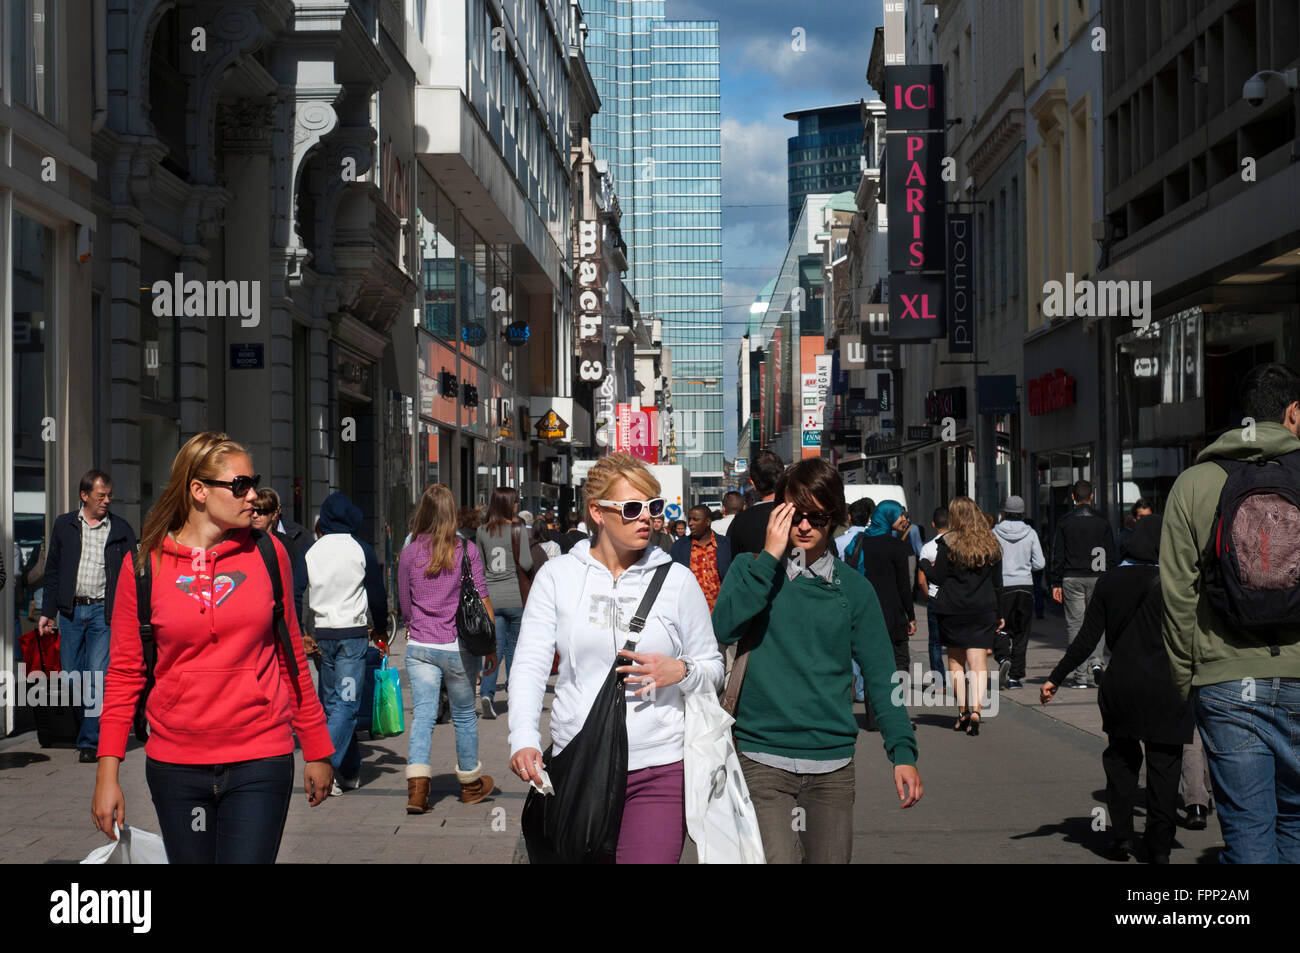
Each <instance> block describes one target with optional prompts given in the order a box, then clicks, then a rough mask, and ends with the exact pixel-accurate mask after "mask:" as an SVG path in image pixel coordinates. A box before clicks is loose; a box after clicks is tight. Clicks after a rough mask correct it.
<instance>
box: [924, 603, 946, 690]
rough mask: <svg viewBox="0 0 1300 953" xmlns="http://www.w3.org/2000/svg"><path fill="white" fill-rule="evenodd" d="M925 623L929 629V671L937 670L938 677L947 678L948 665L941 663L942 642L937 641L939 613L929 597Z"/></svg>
mask: <svg viewBox="0 0 1300 953" xmlns="http://www.w3.org/2000/svg"><path fill="white" fill-rule="evenodd" d="M925 621H926V625H927V626H928V627H929V629H930V644H929V646H928V649H929V652H930V671H932V672H938V673H939V678H940V679H941V680H942V679H945V678H947V674H946V673H947V671H948V666H946V665H944V664H943V643H942V642H940V641H939V615H938V613H936V612H935V611H934V600H933V599H931V600H930V601H929V602H928V603H927V604H926V610H925Z"/></svg>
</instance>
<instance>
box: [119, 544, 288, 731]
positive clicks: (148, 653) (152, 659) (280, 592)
mask: <svg viewBox="0 0 1300 953" xmlns="http://www.w3.org/2000/svg"><path fill="white" fill-rule="evenodd" d="M249 535H250V536H251V537H252V538H253V542H254V544H255V545H256V546H257V551H258V552H259V553H261V554H262V562H264V563H265V564H266V572H267V575H269V576H270V577H271V590H272V592H273V593H274V594H275V607H274V609H273V610H272V614H271V620H272V625H273V626H274V628H275V632H276V633H277V635H278V636H279V638H278V641H279V643H280V645H281V646H282V647H283V648H284V660H285V663H286V664H287V665H288V667H289V675H290V678H291V681H292V682H293V685H294V691H298V658H297V656H295V655H294V652H293V638H292V636H290V634H289V627H288V626H287V625H286V624H285V621H284V582H283V580H282V579H281V578H280V561H279V559H278V558H277V557H276V555H275V543H273V542H272V541H271V537H270V536H268V535H267V534H266V533H264V532H262V531H261V530H257V529H255V530H250V531H249ZM133 558H136V557H133ZM152 593H153V566H152V561H151V560H150V558H149V556H148V554H145V556H144V568H143V571H142V572H140V571H138V572H136V574H135V605H136V615H137V616H138V618H139V620H140V642H141V646H142V648H143V650H144V666H145V680H144V689H143V690H142V691H141V692H140V698H139V700H138V701H137V702H136V705H135V718H134V720H133V724H134V727H135V736H136V738H138V739H139V740H140V741H146V740H148V738H149V721H148V719H147V718H146V717H145V705H146V704H147V703H148V701H149V693H150V692H151V691H153V685H154V679H153V670H154V665H155V664H156V663H157V661H158V644H157V642H155V641H154V637H153V602H152Z"/></svg>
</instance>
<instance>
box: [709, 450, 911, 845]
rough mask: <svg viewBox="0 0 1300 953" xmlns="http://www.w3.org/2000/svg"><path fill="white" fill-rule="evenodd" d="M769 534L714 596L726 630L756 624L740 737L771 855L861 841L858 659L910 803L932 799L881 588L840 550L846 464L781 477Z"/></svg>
mask: <svg viewBox="0 0 1300 953" xmlns="http://www.w3.org/2000/svg"><path fill="white" fill-rule="evenodd" d="M775 504H776V505H775V507H774V509H773V511H772V515H771V519H769V521H768V524H767V543H766V546H765V547H764V549H763V551H762V552H760V553H757V554H750V553H744V554H739V555H737V556H736V557H735V558H734V560H733V561H732V564H731V570H730V571H729V572H728V573H727V577H726V579H725V580H724V581H723V584H722V591H721V592H720V593H719V594H718V601H717V604H716V605H715V606H714V608H713V631H714V634H715V635H716V636H717V638H718V641H719V642H721V643H723V644H730V643H732V642H736V641H737V640H740V639H741V638H742V637H744V641H743V642H742V644H741V648H740V651H741V652H744V651H745V650H746V648H748V650H749V651H748V664H747V667H746V669H745V671H744V683H743V686H742V690H741V692H740V696H739V700H738V702H737V704H736V710H735V718H736V728H735V734H736V748H737V750H738V751H739V752H740V755H741V759H740V763H741V768H742V769H743V771H744V773H745V783H746V785H747V786H748V787H749V795H750V798H751V799H752V801H753V803H754V808H755V812H756V813H757V815H758V826H759V831H760V833H761V834H762V837H763V849H764V851H765V852H766V854H767V861H768V863H772V864H782V863H786V864H788V863H799V862H800V861H801V860H802V861H803V862H804V863H836V864H843V863H848V862H849V861H850V859H851V858H852V855H853V797H854V766H853V751H854V746H855V743H856V741H857V735H858V725H857V721H856V720H855V719H854V717H853V667H852V663H853V662H854V661H856V662H857V663H858V666H859V667H860V668H861V669H862V673H863V675H864V676H865V678H866V688H867V695H868V697H869V698H870V700H871V704H872V706H873V707H874V708H875V710H876V712H877V718H878V721H879V723H880V729H881V733H882V734H883V736H884V742H885V751H886V752H887V753H888V755H889V760H890V761H891V762H892V763H893V765H894V786H895V788H896V789H897V791H898V799H899V801H900V802H901V803H902V806H903V807H911V806H912V805H913V804H915V803H916V802H917V801H919V800H920V799H921V776H920V775H919V774H918V773H917V771H916V736H915V735H914V734H913V733H912V725H911V722H910V721H909V720H908V715H907V709H906V707H904V706H903V705H901V704H895V703H894V701H893V699H892V698H891V697H890V696H891V691H892V687H893V686H892V683H891V677H892V676H893V674H894V668H895V666H894V650H893V646H892V643H891V642H890V640H889V632H888V630H887V629H886V628H885V620H884V616H883V615H882V614H881V611H880V603H879V601H877V599H876V593H875V591H874V590H873V589H872V588H871V583H869V582H868V581H867V580H866V578H865V577H864V576H862V574H861V573H857V572H854V571H853V570H851V569H850V568H849V567H848V566H847V565H845V564H844V563H843V562H841V561H840V560H838V559H836V558H835V557H834V556H832V555H831V554H830V553H829V552H828V547H829V545H830V538H831V534H832V533H833V532H834V529H835V527H836V526H838V525H839V524H841V523H843V522H844V521H845V520H846V519H847V511H846V507H845V505H844V484H843V482H842V481H841V479H840V475H839V473H838V472H837V471H836V470H835V469H834V468H833V467H832V466H831V465H830V464H828V463H826V461H824V460H821V459H819V458H813V459H808V460H802V461H800V462H799V463H796V464H794V465H793V466H791V467H789V468H788V469H787V470H786V471H785V473H783V474H782V475H781V478H780V480H779V481H778V482H777V486H776V495H775Z"/></svg>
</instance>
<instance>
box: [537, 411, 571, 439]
mask: <svg viewBox="0 0 1300 953" xmlns="http://www.w3.org/2000/svg"><path fill="white" fill-rule="evenodd" d="M568 432H569V425H568V424H567V423H566V422H565V421H564V420H563V419H561V417H560V415H559V414H557V413H556V412H555V411H554V410H548V411H547V412H546V413H545V414H544V415H543V416H542V418H541V419H540V420H539V421H537V436H538V437H540V438H541V439H542V440H563V439H564V435H565V434H567V433H568Z"/></svg>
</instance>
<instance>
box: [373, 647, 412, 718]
mask: <svg viewBox="0 0 1300 953" xmlns="http://www.w3.org/2000/svg"><path fill="white" fill-rule="evenodd" d="M405 730H406V715H405V713H404V712H403V711H402V679H401V673H399V672H398V671H397V669H395V668H389V667H388V656H387V655H384V661H383V662H382V663H381V664H380V666H379V668H378V669H377V670H376V671H375V703H374V708H373V709H372V714H371V719H370V734H371V736H372V737H375V738H391V737H393V736H394V735H400V734H401V733H402V732H404V731H405Z"/></svg>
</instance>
